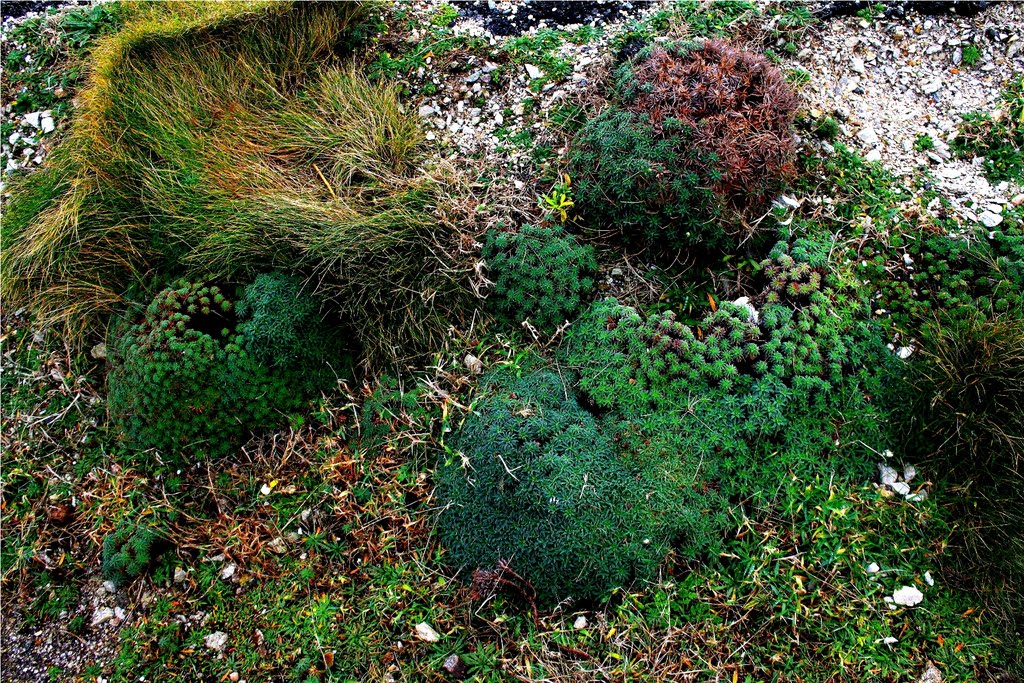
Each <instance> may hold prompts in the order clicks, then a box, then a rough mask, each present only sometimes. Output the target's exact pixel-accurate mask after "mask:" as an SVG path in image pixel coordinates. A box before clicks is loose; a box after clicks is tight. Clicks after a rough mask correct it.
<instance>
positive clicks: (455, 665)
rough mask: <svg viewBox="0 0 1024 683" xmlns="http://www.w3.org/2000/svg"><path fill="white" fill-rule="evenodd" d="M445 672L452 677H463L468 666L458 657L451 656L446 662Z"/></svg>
mask: <svg viewBox="0 0 1024 683" xmlns="http://www.w3.org/2000/svg"><path fill="white" fill-rule="evenodd" d="M444 670H445V671H447V672H448V673H450V674H451V675H452V676H456V677H461V676H462V675H463V674H464V673H466V665H465V664H463V663H462V659H461V658H460V657H459V656H458V655H451V656H449V657H448V659H446V660H444Z"/></svg>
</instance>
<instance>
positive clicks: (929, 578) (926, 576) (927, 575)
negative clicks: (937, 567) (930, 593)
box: [924, 572, 935, 586]
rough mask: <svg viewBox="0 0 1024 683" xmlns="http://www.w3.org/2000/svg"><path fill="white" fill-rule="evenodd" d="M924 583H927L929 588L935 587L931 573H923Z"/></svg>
mask: <svg viewBox="0 0 1024 683" xmlns="http://www.w3.org/2000/svg"><path fill="white" fill-rule="evenodd" d="M924 582H925V583H927V584H928V585H929V586H934V585H935V579H933V578H932V573H931V572H925V573H924Z"/></svg>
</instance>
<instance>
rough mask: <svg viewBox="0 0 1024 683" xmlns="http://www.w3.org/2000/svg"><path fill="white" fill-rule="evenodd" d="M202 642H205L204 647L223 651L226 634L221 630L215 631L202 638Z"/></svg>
mask: <svg viewBox="0 0 1024 683" xmlns="http://www.w3.org/2000/svg"><path fill="white" fill-rule="evenodd" d="M203 642H204V643H206V647H208V648H210V649H211V650H215V651H216V652H223V651H224V648H225V647H226V646H227V644H228V634H226V633H224V632H223V631H215V632H213V633H211V634H210V635H208V636H206V637H205V638H203Z"/></svg>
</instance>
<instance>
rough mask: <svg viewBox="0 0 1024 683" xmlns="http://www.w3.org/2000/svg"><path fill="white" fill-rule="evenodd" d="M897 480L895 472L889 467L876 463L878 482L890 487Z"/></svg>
mask: <svg viewBox="0 0 1024 683" xmlns="http://www.w3.org/2000/svg"><path fill="white" fill-rule="evenodd" d="M898 479H899V474H897V472H896V470H894V469H893V468H891V467H889V466H888V465H886V464H885V463H881V462H880V463H878V480H879V481H880V482H882V483H883V484H886V485H891V484H894V483H896V481H897V480H898Z"/></svg>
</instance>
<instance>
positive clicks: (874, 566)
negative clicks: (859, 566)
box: [867, 562, 882, 574]
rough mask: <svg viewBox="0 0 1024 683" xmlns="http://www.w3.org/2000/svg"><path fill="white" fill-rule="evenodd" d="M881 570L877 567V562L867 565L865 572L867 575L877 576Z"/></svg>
mask: <svg viewBox="0 0 1024 683" xmlns="http://www.w3.org/2000/svg"><path fill="white" fill-rule="evenodd" d="M881 569H882V568H881V567H879V566H878V563H877V562H872V563H871V564H869V565H868V569H867V572H868V574H877V573H878V572H879V571H881Z"/></svg>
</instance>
